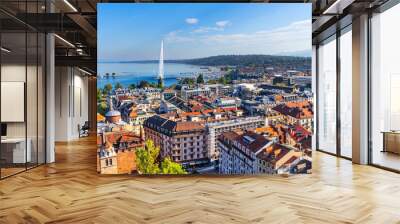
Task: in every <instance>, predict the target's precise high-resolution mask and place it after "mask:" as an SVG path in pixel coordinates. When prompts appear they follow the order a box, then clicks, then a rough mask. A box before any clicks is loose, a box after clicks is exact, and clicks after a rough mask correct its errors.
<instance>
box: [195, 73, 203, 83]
mask: <svg viewBox="0 0 400 224" xmlns="http://www.w3.org/2000/svg"><path fill="white" fill-rule="evenodd" d="M196 82H197V84H203V83H204V77H203V74H201V73H200V74H199V75H198V76H197V80H196Z"/></svg>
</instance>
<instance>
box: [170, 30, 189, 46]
mask: <svg viewBox="0 0 400 224" xmlns="http://www.w3.org/2000/svg"><path fill="white" fill-rule="evenodd" d="M181 33H182V31H181V30H176V31H171V32H169V33H167V35H165V37H164V40H165V41H166V42H170V43H182V42H190V41H194V39H193V38H191V37H187V36H184V35H180V34H181Z"/></svg>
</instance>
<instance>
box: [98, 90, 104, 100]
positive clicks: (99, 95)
mask: <svg viewBox="0 0 400 224" xmlns="http://www.w3.org/2000/svg"><path fill="white" fill-rule="evenodd" d="M102 97H103V94H102V91H101V89H99V88H97V102H99V101H100V100H101V98H102Z"/></svg>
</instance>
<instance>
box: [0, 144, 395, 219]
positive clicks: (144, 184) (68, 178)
mask: <svg viewBox="0 0 400 224" xmlns="http://www.w3.org/2000/svg"><path fill="white" fill-rule="evenodd" d="M95 153H96V148H95V142H94V138H90V139H89V138H88V139H85V140H82V141H77V142H71V143H70V144H58V145H57V162H56V163H55V164H52V165H47V166H42V167H39V168H36V169H34V170H30V171H28V172H26V173H22V174H20V175H17V176H14V177H10V178H8V179H5V180H2V181H0V223H292V224H293V223H374V224H376V223H384V224H387V223H400V175H398V174H395V173H390V172H387V171H383V170H379V169H377V168H373V167H368V166H358V165H352V164H351V163H350V162H349V161H347V160H343V159H337V158H335V157H332V156H329V155H326V154H322V153H315V155H314V163H313V166H314V168H313V174H311V175H301V176H292V177H279V176H259V177H128V176H99V175H98V174H97V173H96V164H95V159H96V154H95Z"/></svg>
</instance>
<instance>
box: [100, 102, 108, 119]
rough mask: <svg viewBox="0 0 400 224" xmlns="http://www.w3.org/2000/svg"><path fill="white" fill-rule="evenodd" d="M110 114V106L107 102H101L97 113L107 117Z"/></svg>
mask: <svg viewBox="0 0 400 224" xmlns="http://www.w3.org/2000/svg"><path fill="white" fill-rule="evenodd" d="M107 112H108V106H107V104H106V103H105V102H101V103H99V104H98V105H97V113H99V114H101V115H103V116H104V115H105V114H106V113H107Z"/></svg>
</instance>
